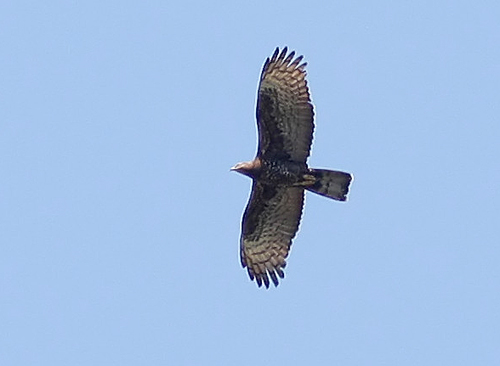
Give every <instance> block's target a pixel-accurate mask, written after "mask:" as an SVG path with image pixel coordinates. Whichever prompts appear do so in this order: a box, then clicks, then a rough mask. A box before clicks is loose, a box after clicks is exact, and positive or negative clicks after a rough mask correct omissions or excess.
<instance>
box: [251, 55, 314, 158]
mask: <svg viewBox="0 0 500 366" xmlns="http://www.w3.org/2000/svg"><path fill="white" fill-rule="evenodd" d="M287 51H288V50H287V48H286V47H285V48H284V49H283V50H282V51H281V53H279V48H276V51H274V54H273V56H272V57H271V59H269V58H268V59H267V60H266V62H265V64H264V67H263V69H262V74H261V76H260V84H259V94H258V97H257V126H258V129H259V148H258V151H257V155H258V156H261V157H264V158H282V159H291V160H294V161H297V162H306V160H307V157H308V156H309V151H310V148H311V141H312V135H313V130H314V112H313V106H312V104H311V102H310V101H311V100H310V96H309V89H308V87H307V81H306V79H305V77H306V71H305V67H306V65H307V64H306V63H305V62H304V63H302V64H301V63H300V62H301V61H302V56H299V57H297V58H295V60H293V57H294V56H295V52H291V53H290V54H289V55H288V56H287V55H286V54H287ZM292 60H293V61H292Z"/></svg>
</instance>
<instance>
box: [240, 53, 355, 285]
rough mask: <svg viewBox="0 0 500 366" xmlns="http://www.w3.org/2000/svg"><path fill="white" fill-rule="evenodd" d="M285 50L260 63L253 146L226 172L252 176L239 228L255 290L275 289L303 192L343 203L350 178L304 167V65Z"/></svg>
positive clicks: (309, 126) (309, 109) (309, 119)
mask: <svg viewBox="0 0 500 366" xmlns="http://www.w3.org/2000/svg"><path fill="white" fill-rule="evenodd" d="M287 53H288V49H287V48H286V47H285V48H284V49H283V50H282V51H281V52H280V50H279V48H276V50H275V51H274V54H273V55H272V57H271V58H270V59H269V58H268V59H267V60H266V62H265V63H264V67H263V69H262V74H261V76H260V84H259V90H258V98H257V127H258V130H259V146H258V149H257V156H256V157H255V159H254V160H252V161H249V162H245V163H239V164H236V165H235V166H234V167H232V168H231V170H234V171H237V172H239V173H241V174H245V175H247V176H249V177H250V178H252V180H253V185H252V193H251V195H250V199H249V201H248V204H247V207H246V209H245V213H244V214H243V220H242V224H241V239H240V256H241V264H242V266H243V267H244V268H245V267H246V268H247V270H248V275H249V276H250V279H251V280H255V281H256V282H257V285H258V286H259V287H261V286H262V283H264V285H265V286H266V288H269V278H271V280H272V282H273V283H274V285H275V286H278V277H281V278H284V276H285V274H284V272H283V269H284V267H285V265H286V261H285V259H286V257H287V256H288V252H289V250H290V245H291V244H292V239H293V237H294V236H295V233H296V232H297V230H298V228H299V222H300V217H301V215H302V206H303V202H304V189H306V190H308V191H311V192H314V193H317V194H320V195H322V196H325V197H329V198H333V199H334V200H338V201H345V200H346V198H347V193H348V190H349V184H350V183H351V180H352V175H351V174H348V173H344V172H339V171H333V170H324V169H312V168H309V167H308V166H307V163H306V161H307V157H308V156H309V151H310V148H311V142H312V137H313V129H314V121H313V120H314V112H313V105H312V104H311V99H310V96H309V89H308V87H307V81H306V79H305V77H306V71H305V67H306V65H307V64H306V63H305V62H304V63H301V61H302V58H303V56H298V57H296V58H295V59H294V56H295V52H291V53H290V54H288V55H287Z"/></svg>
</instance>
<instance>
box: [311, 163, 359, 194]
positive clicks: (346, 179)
mask: <svg viewBox="0 0 500 366" xmlns="http://www.w3.org/2000/svg"><path fill="white" fill-rule="evenodd" d="M309 173H310V174H312V175H313V176H314V178H316V183H314V184H313V185H311V186H309V187H305V188H306V189H307V190H308V191H311V192H314V193H317V194H320V195H322V196H325V197H328V198H333V199H334V200H337V201H345V200H346V199H347V193H349V184H351V181H352V175H351V174H349V173H344V172H338V171H335V170H326V169H310V172H309Z"/></svg>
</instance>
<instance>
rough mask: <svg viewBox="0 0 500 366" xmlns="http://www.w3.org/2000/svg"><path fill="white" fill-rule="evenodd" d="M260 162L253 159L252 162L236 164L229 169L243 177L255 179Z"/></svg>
mask: <svg viewBox="0 0 500 366" xmlns="http://www.w3.org/2000/svg"><path fill="white" fill-rule="evenodd" d="M260 166H261V163H260V160H259V159H255V160H252V161H245V162H242V163H238V164H236V165H235V166H233V167H232V168H231V171H235V172H238V173H241V174H244V175H248V176H249V177H255V176H256V175H257V173H258V171H259V170H260Z"/></svg>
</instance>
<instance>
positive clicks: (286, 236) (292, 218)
mask: <svg viewBox="0 0 500 366" xmlns="http://www.w3.org/2000/svg"><path fill="white" fill-rule="evenodd" d="M303 202H304V189H303V188H300V187H279V186H278V187H277V186H269V185H263V184H261V183H259V182H257V181H254V183H253V186H252V194H251V196H250V200H249V201H248V205H247V208H246V209H245V213H244V214H243V222H242V224H241V226H242V228H241V240H240V254H241V264H242V265H243V267H247V270H248V275H249V276H250V279H252V280H254V279H255V280H256V281H257V285H258V286H259V287H260V286H262V282H264V284H265V286H266V287H267V288H269V277H271V279H272V281H273V283H274V285H275V286H278V277H277V276H276V275H278V276H279V277H281V278H283V277H284V276H285V274H284V273H283V268H284V267H285V265H286V261H285V258H286V257H287V256H288V252H289V250H290V245H291V244H292V239H293V237H294V236H295V233H296V232H297V230H298V228H299V222H300V217H301V215H302V205H303ZM268 276H269V277H268Z"/></svg>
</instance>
